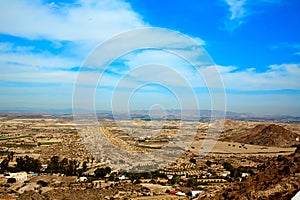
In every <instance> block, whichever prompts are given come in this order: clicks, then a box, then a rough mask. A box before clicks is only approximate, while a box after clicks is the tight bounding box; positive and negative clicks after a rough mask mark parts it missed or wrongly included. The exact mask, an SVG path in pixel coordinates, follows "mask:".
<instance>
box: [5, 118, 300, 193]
mask: <svg viewBox="0 0 300 200" xmlns="http://www.w3.org/2000/svg"><path fill="white" fill-rule="evenodd" d="M100 124H101V126H102V127H101V130H102V131H103V133H104V136H105V138H106V139H107V140H108V141H110V142H111V143H112V144H113V145H114V146H115V147H117V148H120V149H122V150H124V151H127V152H137V153H141V154H142V153H147V152H153V151H156V150H157V149H160V148H161V147H163V146H165V145H168V144H170V143H172V142H174V141H176V138H177V137H179V136H180V134H182V133H183V134H182V135H184V136H189V135H192V134H194V133H195V134H194V136H195V137H193V138H192V141H191V145H190V146H189V147H188V148H187V149H186V151H185V152H184V153H183V154H181V156H180V157H179V158H177V159H174V160H173V161H172V162H171V163H169V164H168V165H166V166H163V167H161V168H160V169H159V171H160V173H162V174H166V175H173V176H174V177H176V180H175V178H174V179H172V180H171V179H170V180H164V179H162V180H161V181H157V180H156V179H155V180H153V179H152V180H151V179H143V178H141V180H139V181H141V182H142V183H141V184H140V183H134V184H133V181H130V180H127V181H125V182H114V181H113V182H107V179H108V178H105V179H100V180H95V178H93V179H91V181H89V182H87V183H78V180H77V179H78V177H79V175H78V176H65V175H62V176H61V175H60V174H52V175H51V174H45V173H42V172H41V173H39V174H37V176H33V175H31V174H28V179H27V181H25V182H24V181H23V182H22V181H21V182H19V181H17V182H16V183H6V181H7V178H5V177H4V175H2V177H0V191H2V192H0V193H1V194H0V199H9V198H11V199H15V198H20V199H30V197H34V198H35V199H53V198H56V199H74V198H75V197H82V198H85V197H87V196H88V197H89V199H109V198H110V197H114V198H115V199H118V198H119V199H120V198H124V197H130V198H131V199H181V198H186V197H180V196H175V195H169V194H166V193H165V192H166V190H170V191H171V190H176V191H177V190H178V191H184V192H185V193H187V192H188V191H189V190H190V189H200V190H201V191H202V193H201V195H202V197H203V196H205V195H206V198H208V197H209V196H211V197H212V198H213V196H218V195H221V196H222V195H223V197H224V195H225V194H224V192H225V191H227V190H228V188H230V187H232V190H230V191H231V192H230V191H227V193H228V195H231V196H236V195H237V193H236V191H239V190H240V189H238V188H239V187H238V185H239V184H237V185H235V183H237V181H239V180H240V177H239V176H240V175H237V176H232V177H231V175H230V177H229V175H228V177H225V176H224V177H223V175H222V174H224V173H227V172H228V170H227V169H224V166H223V163H224V162H226V163H230V164H231V165H232V167H233V168H235V169H240V167H242V168H241V169H251V170H252V171H253V172H254V173H255V175H254V176H251V177H250V178H248V179H246V180H244V179H245V178H243V181H245V182H242V184H244V185H245V187H246V186H247V185H249V188H251V189H253V190H255V191H257V192H258V193H257V194H261V196H265V197H266V199H268V198H269V196H272V195H273V194H275V193H276V192H277V193H280V194H281V193H282V194H284V193H286V194H289V195H290V194H293V193H294V192H295V190H299V187H300V186H299V182H298V183H297V181H296V182H293V184H292V185H288V184H285V183H283V184H281V185H280V184H279V185H278V182H276V181H273V182H272V180H271V179H273V178H274V176H276V174H280V173H281V171H280V170H282V169H281V168H282V167H284V166H285V165H288V166H290V168H291V169H292V170H293V172H290V173H289V174H288V175H289V176H290V177H291V178H293V180H294V179H295V180H296V179H297V176H298V175H297V173H298V174H299V172H297V170H298V169H299V160H297V159H299V158H298V157H297V156H296V157H297V158H295V156H294V157H291V156H290V157H289V156H288V155H290V154H292V153H293V152H294V151H295V149H296V148H295V147H296V145H299V142H297V141H296V138H297V137H299V134H300V124H295V123H294V124H292V123H290V124H289V123H275V122H264V123H262V122H248V121H238V120H224V121H217V122H215V123H214V124H208V122H193V121H187V122H181V123H180V122H179V121H172V120H167V121H152V122H151V121H144V120H140V119H135V120H120V121H118V122H114V121H112V120H102V121H100ZM222 124H224V126H223V129H222V130H221V133H220V134H218V133H217V132H216V133H214V132H209V133H208V132H207V130H208V129H209V128H210V127H214V126H218V125H222ZM82 130H84V129H82V127H80V128H79V127H78V126H76V124H75V123H74V121H73V120H72V119H71V118H68V117H52V116H42V117H41V116H36V117H32V116H31V117H2V118H0V161H1V162H2V161H3V160H4V159H6V158H7V157H8V156H9V155H10V153H11V152H14V154H13V158H11V161H10V162H9V166H10V167H14V166H15V165H16V164H17V162H16V160H17V158H20V157H24V156H26V155H28V156H30V157H32V158H34V159H39V160H40V161H41V164H43V163H49V162H50V159H51V158H52V157H53V156H58V158H59V161H61V160H62V159H63V158H67V159H69V160H76V161H77V162H78V163H79V165H78V166H77V167H78V168H79V169H81V168H82V166H83V162H86V163H87V166H88V167H87V171H86V173H85V174H84V176H92V177H93V175H94V171H95V170H96V169H97V168H98V167H101V166H107V165H106V164H107V163H106V160H101V157H97V155H96V156H95V155H93V154H92V153H90V152H89V151H88V150H89V148H91V147H89V146H85V145H84V144H85V142H84V141H85V135H87V136H90V135H91V133H92V132H93V131H95V129H94V128H92V129H91V128H89V129H87V130H88V131H86V130H85V131H82ZM178 131H180V132H178ZM182 138H188V137H182ZM292 145H294V147H291V146H292ZM98 156H99V155H98ZM278 156H283V157H284V158H287V159H283V161H281V160H279V161H278V160H277V158H278ZM295 159H296V162H295ZM129 161H130V160H129ZM208 161H209V162H211V163H212V164H208ZM145 165H147V163H145ZM259 166H264V167H262V168H259ZM272 166H276V167H273V168H272ZM297 167H298V168H297ZM113 170H116V171H118V170H120V169H114V168H113ZM264 170H265V171H266V170H271V171H272V172H271V174H273V175H271V176H264V174H265V171H264ZM246 171H247V170H246ZM279 171H280V172H279ZM239 173H240V172H239ZM208 174H209V175H208ZM289 176H288V177H289ZM256 177H259V178H258V180H261V181H262V184H263V183H266V182H268V181H270V183H269V185H270V186H269V187H260V188H258V187H254V186H253V185H251V182H253V180H254V179H255V180H256V179H257V178H256ZM272 177H273V178H272ZM298 178H299V177H298ZM41 180H42V181H44V182H46V183H47V184H48V185H47V186H46V187H44V186H41V185H40V184H38V181H41ZM195 180H196V182H197V184H195V183H194V182H192V181H195ZM284 180H286V182H289V181H290V179H289V178H287V179H284ZM298 180H299V179H298ZM93 181H94V182H93ZM97 181H98V183H97ZM231 182H232V183H231ZM100 183H101V184H100ZM99 184H100V185H99ZM273 186H274V188H275V189H273V190H274V191H273V190H272V191H271V188H272V187H273ZM297 187H298V189H297ZM268 191H269V192H268ZM287 191H289V192H287ZM241 192H242V191H241ZM225 193H226V192H225ZM227 193H226V195H227ZM242 194H244V193H243V192H242ZM255 194H256V193H255ZM255 194H254V193H253V194H252V193H251V194H249V195H251V196H253V197H257V196H255ZM247 195H248V194H247Z"/></svg>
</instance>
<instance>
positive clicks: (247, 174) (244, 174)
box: [241, 173, 250, 178]
mask: <svg viewBox="0 0 300 200" xmlns="http://www.w3.org/2000/svg"><path fill="white" fill-rule="evenodd" d="M249 175H250V174H249V173H242V175H241V177H242V178H246V177H248V176H249Z"/></svg>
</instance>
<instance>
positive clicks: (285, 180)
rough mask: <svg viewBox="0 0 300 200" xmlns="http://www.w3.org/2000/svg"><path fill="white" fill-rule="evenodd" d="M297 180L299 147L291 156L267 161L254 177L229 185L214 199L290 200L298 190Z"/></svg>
mask: <svg viewBox="0 0 300 200" xmlns="http://www.w3.org/2000/svg"><path fill="white" fill-rule="evenodd" d="M299 179H300V146H298V148H297V150H296V151H295V153H294V154H292V155H289V156H278V157H277V158H272V159H269V160H267V161H266V162H265V163H264V164H262V165H260V166H259V167H258V172H257V173H256V174H255V175H253V176H251V177H249V178H248V179H246V180H245V181H242V182H238V183H234V184H232V185H230V186H229V187H227V189H224V190H223V191H220V192H219V193H218V194H217V195H216V196H215V197H214V199H245V200H246V199H261V200H271V199H278V200H280V199H282V200H283V199H284V200H285V199H291V198H292V197H293V196H294V195H295V194H296V193H297V192H298V191H299V190H300V182H299Z"/></svg>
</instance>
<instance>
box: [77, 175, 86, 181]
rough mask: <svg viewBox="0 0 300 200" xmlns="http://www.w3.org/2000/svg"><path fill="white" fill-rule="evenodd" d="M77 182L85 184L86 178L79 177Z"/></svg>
mask: <svg viewBox="0 0 300 200" xmlns="http://www.w3.org/2000/svg"><path fill="white" fill-rule="evenodd" d="M78 181H79V182H86V181H87V177H85V176H81V177H79V179H78Z"/></svg>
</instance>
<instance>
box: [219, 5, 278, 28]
mask: <svg viewBox="0 0 300 200" xmlns="http://www.w3.org/2000/svg"><path fill="white" fill-rule="evenodd" d="M223 1H224V2H225V3H226V5H227V6H228V11H229V13H230V14H229V15H228V18H227V19H226V20H225V22H224V25H225V27H224V29H225V30H227V31H230V32H232V31H234V30H235V29H236V28H238V27H239V26H240V25H242V24H244V23H245V21H246V20H247V18H248V17H249V16H251V15H252V14H254V13H258V12H261V11H258V10H257V8H259V7H260V5H265V4H280V3H281V2H282V1H281V0H223ZM254 7H255V9H254Z"/></svg>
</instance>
